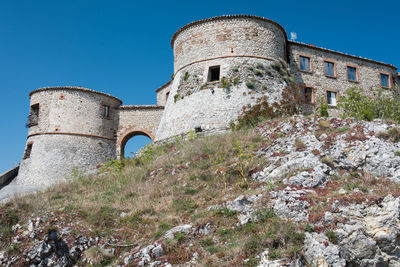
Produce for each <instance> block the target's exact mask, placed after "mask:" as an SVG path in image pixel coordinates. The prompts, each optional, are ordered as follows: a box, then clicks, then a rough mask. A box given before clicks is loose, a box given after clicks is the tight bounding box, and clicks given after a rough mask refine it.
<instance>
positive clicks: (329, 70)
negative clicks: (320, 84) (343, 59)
mask: <svg viewBox="0 0 400 267" xmlns="http://www.w3.org/2000/svg"><path fill="white" fill-rule="evenodd" d="M325 75H326V76H330V77H335V76H336V75H335V63H333V62H329V61H325Z"/></svg>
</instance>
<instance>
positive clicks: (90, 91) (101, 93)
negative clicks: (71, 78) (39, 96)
mask: <svg viewBox="0 0 400 267" xmlns="http://www.w3.org/2000/svg"><path fill="white" fill-rule="evenodd" d="M50 90H71V91H83V92H88V93H94V94H98V95H103V96H107V97H111V98H113V99H115V100H117V101H119V102H120V103H121V104H122V100H121V99H119V98H117V97H115V96H113V95H110V94H106V93H103V92H98V91H95V90H92V89H89V88H85V87H80V86H51V87H41V88H38V89H36V90H33V91H31V92H30V93H29V97H31V96H32V95H33V94H35V93H39V92H42V91H50Z"/></svg>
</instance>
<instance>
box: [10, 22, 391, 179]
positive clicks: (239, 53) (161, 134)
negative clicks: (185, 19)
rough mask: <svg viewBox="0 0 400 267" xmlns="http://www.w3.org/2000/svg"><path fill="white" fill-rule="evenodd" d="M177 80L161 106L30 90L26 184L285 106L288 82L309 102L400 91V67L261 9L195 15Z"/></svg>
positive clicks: (164, 91)
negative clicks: (138, 139)
mask: <svg viewBox="0 0 400 267" xmlns="http://www.w3.org/2000/svg"><path fill="white" fill-rule="evenodd" d="M171 45H172V48H173V53H174V75H173V79H172V80H171V81H169V82H167V83H166V84H165V85H163V86H162V87H160V88H158V89H157V90H156V93H157V105H149V106H123V105H122V101H121V100H119V99H118V98H116V97H114V96H111V95H108V94H105V93H100V92H96V91H93V90H89V89H86V88H82V87H49V88H41V89H38V90H35V91H33V92H31V93H30V116H29V121H28V124H27V126H28V128H29V130H28V138H27V144H26V149H25V153H24V156H23V159H22V161H21V164H20V169H19V174H18V177H17V178H16V179H15V181H14V183H15V184H17V185H21V186H23V185H51V184H54V183H58V182H61V181H65V180H67V179H68V177H69V176H70V174H71V172H73V171H74V170H85V171H86V172H90V171H94V170H95V169H96V168H97V167H98V166H99V165H100V164H102V163H104V162H106V161H107V160H110V159H115V158H119V157H123V156H124V148H125V144H126V142H127V141H128V140H129V139H130V138H132V137H133V136H135V135H146V136H148V137H149V138H151V139H152V140H155V141H161V140H164V139H167V138H170V137H173V136H176V135H180V134H183V133H186V132H188V131H191V130H194V129H196V130H198V129H201V130H209V131H213V130H220V129H227V128H228V127H229V124H230V123H231V122H232V121H234V120H235V119H237V117H238V116H239V115H240V113H241V111H242V109H243V107H245V106H251V105H254V104H255V103H256V102H257V100H258V99H260V98H267V99H268V101H269V102H270V103H279V101H281V100H282V99H281V98H282V91H283V90H284V89H285V88H286V87H287V85H288V83H289V82H295V83H296V84H299V85H301V88H302V92H303V94H304V98H305V99H306V101H307V102H308V103H309V104H311V105H313V104H314V103H316V100H317V98H322V99H324V101H327V103H328V105H329V106H330V107H331V108H333V109H334V108H335V106H336V105H337V104H338V96H340V94H343V93H344V92H345V91H346V90H347V89H348V88H350V87H353V86H355V85H356V86H359V87H361V88H363V89H364V90H365V92H366V93H367V94H370V93H372V92H373V91H374V90H376V89H378V88H382V89H384V90H397V88H398V84H399V75H398V73H397V68H396V67H394V66H393V65H390V64H387V63H382V62H377V61H374V60H370V59H365V58H361V57H357V56H352V55H347V54H344V53H341V52H336V51H332V50H328V49H324V48H320V47H316V46H313V45H307V44H303V43H298V42H293V41H289V40H288V39H287V34H286V32H285V29H284V28H283V27H282V26H281V25H279V24H278V23H276V22H274V21H272V20H269V19H265V18H261V17H256V16H249V15H235V16H221V17H215V18H210V19H205V20H200V21H196V22H192V23H190V24H188V25H186V26H184V27H182V28H181V29H179V30H178V31H177V32H176V33H175V34H174V36H173V37H172V41H171Z"/></svg>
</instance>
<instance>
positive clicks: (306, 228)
mask: <svg viewBox="0 0 400 267" xmlns="http://www.w3.org/2000/svg"><path fill="white" fill-rule="evenodd" d="M304 231H305V232H307V233H312V232H314V226H312V225H311V224H309V223H307V224H306V226H305V227H304Z"/></svg>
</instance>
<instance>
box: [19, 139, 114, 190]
mask: <svg viewBox="0 0 400 267" xmlns="http://www.w3.org/2000/svg"><path fill="white" fill-rule="evenodd" d="M28 142H33V145H32V150H31V154H30V157H29V158H26V159H24V160H22V161H21V164H20V170H19V174H18V177H17V178H16V179H15V180H14V184H15V185H18V186H33V185H34V186H50V185H53V184H56V183H59V182H64V181H67V180H69V179H71V178H72V173H73V171H74V170H76V171H78V173H89V174H90V173H93V172H94V171H95V170H96V168H97V166H98V165H100V164H102V163H104V162H106V161H108V160H110V159H114V158H115V141H113V140H107V139H100V138H96V137H90V136H73V135H63V134H51V135H36V136H32V137H30V138H29V139H28Z"/></svg>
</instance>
